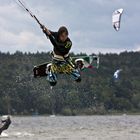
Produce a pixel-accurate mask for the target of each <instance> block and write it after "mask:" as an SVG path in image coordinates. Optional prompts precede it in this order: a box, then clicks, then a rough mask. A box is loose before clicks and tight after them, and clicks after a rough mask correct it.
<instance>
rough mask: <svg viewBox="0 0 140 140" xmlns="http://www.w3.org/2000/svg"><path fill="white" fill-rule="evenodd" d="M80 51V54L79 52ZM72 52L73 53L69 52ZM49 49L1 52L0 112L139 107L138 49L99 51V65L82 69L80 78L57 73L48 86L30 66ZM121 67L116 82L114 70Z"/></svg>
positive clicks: (76, 111) (89, 111)
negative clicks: (79, 81)
mask: <svg viewBox="0 0 140 140" xmlns="http://www.w3.org/2000/svg"><path fill="white" fill-rule="evenodd" d="M80 55H83V54H80ZM72 56H74V54H72ZM50 60H51V58H50V56H49V53H36V54H31V53H25V54H23V53H21V52H16V53H15V54H9V53H6V54H5V53H0V114H7V113H11V114H27V115H28V114H36V113H39V114H53V113H55V114H64V115H76V114H95V113H96V114H104V113H107V112H110V111H114V110H116V111H131V110H135V111H139V110H140V53H139V52H129V53H128V52H123V53H121V54H120V55H117V54H105V55H103V54H100V60H101V63H100V68H99V69H98V70H91V69H89V70H85V71H83V72H82V82H81V83H75V82H74V81H73V80H72V79H71V78H70V77H69V76H68V75H58V84H57V86H56V87H55V88H54V89H53V90H51V89H50V86H49V84H48V82H47V81H46V78H40V79H34V78H33V72H32V69H33V66H34V65H36V64H40V63H44V62H46V61H50ZM118 68H121V69H123V71H122V72H121V74H120V80H119V81H118V82H114V81H113V73H114V71H115V70H116V69H118Z"/></svg>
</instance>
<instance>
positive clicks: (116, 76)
mask: <svg viewBox="0 0 140 140" xmlns="http://www.w3.org/2000/svg"><path fill="white" fill-rule="evenodd" d="M121 71H122V69H118V70H116V71H115V73H114V79H118V78H119V74H120V72H121Z"/></svg>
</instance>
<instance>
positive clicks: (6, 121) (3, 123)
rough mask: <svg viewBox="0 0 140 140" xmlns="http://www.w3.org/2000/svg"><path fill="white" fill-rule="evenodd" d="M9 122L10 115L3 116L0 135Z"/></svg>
mask: <svg viewBox="0 0 140 140" xmlns="http://www.w3.org/2000/svg"><path fill="white" fill-rule="evenodd" d="M10 124H11V119H10V116H6V117H4V119H2V120H1V125H0V135H1V133H2V132H3V131H4V130H7V129H8V128H9V126H10Z"/></svg>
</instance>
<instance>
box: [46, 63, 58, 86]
mask: <svg viewBox="0 0 140 140" xmlns="http://www.w3.org/2000/svg"><path fill="white" fill-rule="evenodd" d="M46 73H47V80H48V81H49V83H50V85H51V86H55V85H56V84H57V75H56V74H55V73H53V72H52V71H51V65H48V66H47V69H46Z"/></svg>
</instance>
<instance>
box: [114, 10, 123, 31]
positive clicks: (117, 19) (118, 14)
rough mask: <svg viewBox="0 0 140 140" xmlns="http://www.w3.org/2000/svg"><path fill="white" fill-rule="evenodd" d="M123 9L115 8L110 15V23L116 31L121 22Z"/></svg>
mask: <svg viewBox="0 0 140 140" xmlns="http://www.w3.org/2000/svg"><path fill="white" fill-rule="evenodd" d="M123 11H124V10H123V9H122V8H121V9H118V10H115V11H114V12H113V15H112V24H113V27H114V29H115V30H116V31H119V29H120V23H121V16H122V14H123Z"/></svg>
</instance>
